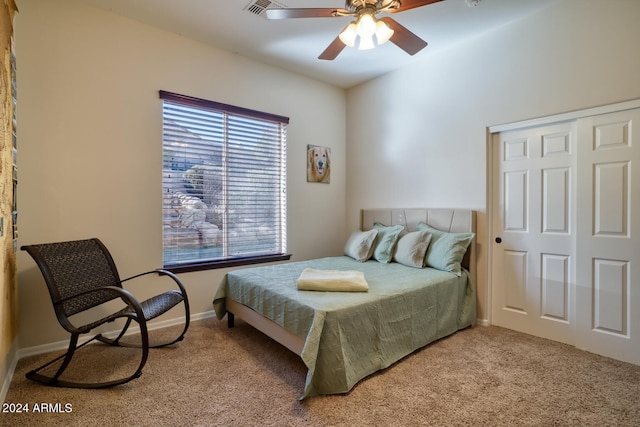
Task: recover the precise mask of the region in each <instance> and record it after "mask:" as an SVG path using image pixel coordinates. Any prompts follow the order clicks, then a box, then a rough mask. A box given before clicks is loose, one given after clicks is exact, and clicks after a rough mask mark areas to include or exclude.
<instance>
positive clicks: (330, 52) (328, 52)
mask: <svg viewBox="0 0 640 427" xmlns="http://www.w3.org/2000/svg"><path fill="white" fill-rule="evenodd" d="M345 28H347V27H345ZM343 31H344V30H343ZM341 32H342V31H341ZM345 46H346V45H345V44H344V43H343V42H342V40H340V37H339V36H338V37H336V38H335V39H334V40H333V41H332V42H331V44H330V45H329V46H327V48H326V49H325V50H324V52H322V53H321V54H320V56H318V59H324V60H326V61H333V60H334V59H336V57H337V56H338V55H339V54H340V52H342V49H344V48H345Z"/></svg>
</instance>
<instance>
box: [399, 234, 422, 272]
mask: <svg viewBox="0 0 640 427" xmlns="http://www.w3.org/2000/svg"><path fill="white" fill-rule="evenodd" d="M429 242H431V233H429V232H428V231H412V232H409V233H405V234H401V235H400V239H399V240H398V243H396V250H395V251H394V253H393V260H394V261H395V262H397V263H400V264H403V265H407V266H409V267H417V268H422V267H424V264H425V255H426V253H427V248H429Z"/></svg>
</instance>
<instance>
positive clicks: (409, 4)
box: [387, 0, 442, 13]
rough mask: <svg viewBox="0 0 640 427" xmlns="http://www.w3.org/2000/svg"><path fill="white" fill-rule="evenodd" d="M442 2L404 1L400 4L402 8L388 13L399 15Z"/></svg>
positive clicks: (434, 0)
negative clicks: (399, 13)
mask: <svg viewBox="0 0 640 427" xmlns="http://www.w3.org/2000/svg"><path fill="white" fill-rule="evenodd" d="M440 1H442V0H402V1H401V3H400V7H399V8H397V9H395V10H394V9H389V10H388V11H387V12H389V13H398V12H402V11H405V10H409V9H414V8H416V7H420V6H426V5H428V4H432V3H438V2H440Z"/></svg>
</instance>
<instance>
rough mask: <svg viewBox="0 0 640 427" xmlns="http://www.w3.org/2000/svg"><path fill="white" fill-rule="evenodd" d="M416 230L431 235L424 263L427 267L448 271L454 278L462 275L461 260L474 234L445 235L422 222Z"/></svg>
mask: <svg viewBox="0 0 640 427" xmlns="http://www.w3.org/2000/svg"><path fill="white" fill-rule="evenodd" d="M416 229H417V230H420V231H428V232H429V233H431V243H430V244H429V248H428V249H427V255H426V257H425V263H426V265H427V267H433V268H437V269H438V270H443V271H450V272H451V273H453V274H455V275H456V276H460V275H461V274H462V266H461V265H460V263H461V262H462V258H463V257H464V254H465V252H467V247H469V243H471V241H472V240H473V238H474V237H475V233H447V232H446V231H441V230H437V229H435V228H433V227H431V226H429V225H427V224H425V223H424V222H419V223H418V225H417V227H416Z"/></svg>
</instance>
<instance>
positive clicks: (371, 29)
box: [357, 13, 376, 38]
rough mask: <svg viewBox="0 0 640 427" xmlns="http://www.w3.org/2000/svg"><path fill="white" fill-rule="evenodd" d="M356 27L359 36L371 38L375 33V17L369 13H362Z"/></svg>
mask: <svg viewBox="0 0 640 427" xmlns="http://www.w3.org/2000/svg"><path fill="white" fill-rule="evenodd" d="M357 27H358V35H359V36H360V37H361V38H371V37H373V35H374V34H375V33H376V19H375V18H374V17H373V16H372V15H371V14H370V13H363V14H362V15H361V16H360V19H358V25H357Z"/></svg>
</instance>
